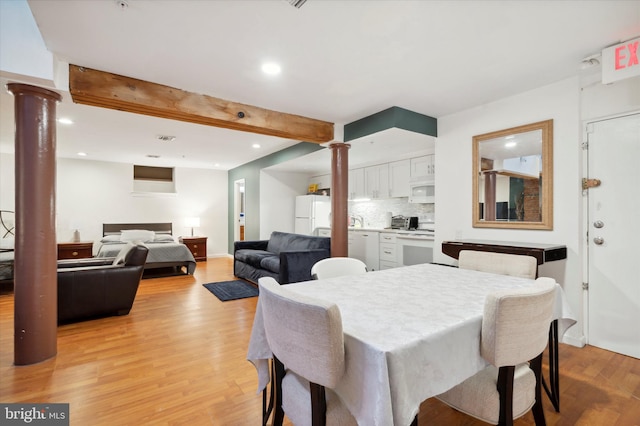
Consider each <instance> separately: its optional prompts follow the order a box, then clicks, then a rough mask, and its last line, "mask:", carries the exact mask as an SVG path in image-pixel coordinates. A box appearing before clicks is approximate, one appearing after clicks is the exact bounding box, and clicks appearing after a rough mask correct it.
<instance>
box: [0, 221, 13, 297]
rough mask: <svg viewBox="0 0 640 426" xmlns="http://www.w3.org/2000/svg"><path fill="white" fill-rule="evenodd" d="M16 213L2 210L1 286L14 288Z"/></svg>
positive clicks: (0, 240)
mask: <svg viewBox="0 0 640 426" xmlns="http://www.w3.org/2000/svg"><path fill="white" fill-rule="evenodd" d="M14 241H15V228H14V213H13V212H12V211H10V210H0V286H1V287H3V288H4V287H5V285H6V286H8V287H12V286H13V255H14Z"/></svg>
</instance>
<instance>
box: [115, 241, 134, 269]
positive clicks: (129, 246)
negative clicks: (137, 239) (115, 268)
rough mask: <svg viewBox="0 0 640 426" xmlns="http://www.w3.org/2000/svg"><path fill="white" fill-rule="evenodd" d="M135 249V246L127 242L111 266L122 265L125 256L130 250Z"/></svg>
mask: <svg viewBox="0 0 640 426" xmlns="http://www.w3.org/2000/svg"><path fill="white" fill-rule="evenodd" d="M134 247H135V244H133V243H132V242H128V243H127V244H126V245H125V246H124V247H122V248H121V249H120V251H119V252H118V254H117V255H116V258H115V259H113V264H114V265H123V264H124V260H125V259H126V257H127V254H128V253H129V252H130V251H131V249H132V248H134Z"/></svg>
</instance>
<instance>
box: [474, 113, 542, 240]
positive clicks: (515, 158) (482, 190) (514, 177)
mask: <svg viewBox="0 0 640 426" xmlns="http://www.w3.org/2000/svg"><path fill="white" fill-rule="evenodd" d="M552 126H553V121H552V120H548V121H544V122H540V123H533V124H529V125H525V126H520V127H515V128H512V129H506V130H501V131H498V132H492V133H487V134H484V135H479V136H475V137H474V138H473V145H474V146H473V154H474V160H473V163H474V173H473V176H474V183H473V185H474V186H473V189H474V191H473V192H474V198H473V199H474V206H475V211H474V214H473V217H474V224H473V225H474V227H497V228H529V229H552V222H551V221H552V211H553V210H552V206H551V203H552V197H551V188H552V174H551V173H552V170H553V168H552V164H553V160H552V154H551V153H552V149H551V148H552Z"/></svg>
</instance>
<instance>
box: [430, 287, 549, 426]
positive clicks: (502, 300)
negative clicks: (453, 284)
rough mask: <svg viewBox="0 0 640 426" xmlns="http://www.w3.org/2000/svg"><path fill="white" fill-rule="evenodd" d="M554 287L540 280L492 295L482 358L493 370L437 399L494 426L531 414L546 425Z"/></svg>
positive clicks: (484, 321) (486, 313) (484, 325)
mask: <svg viewBox="0 0 640 426" xmlns="http://www.w3.org/2000/svg"><path fill="white" fill-rule="evenodd" d="M555 286H556V283H555V281H554V280H553V279H552V278H538V279H537V280H536V282H535V285H533V286H529V287H525V288H518V289H509V290H503V291H501V292H496V293H493V294H490V295H488V296H487V298H486V300H485V305H484V314H483V319H482V337H481V341H480V354H481V355H482V357H483V358H484V359H485V360H486V361H487V362H489V363H490V365H489V366H488V367H486V368H485V369H484V370H482V371H480V372H479V373H477V374H475V375H474V376H472V377H470V378H469V379H467V380H465V381H464V382H462V383H460V384H459V385H457V386H455V387H453V388H452V389H450V390H448V391H447V392H445V393H443V394H440V395H438V396H437V398H438V399H439V400H440V401H442V402H444V403H445V404H447V405H449V406H451V407H453V408H455V409H456V410H458V411H461V412H463V413H466V414H468V415H470V416H472V417H475V418H477V419H480V420H482V421H484V422H487V423H490V424H494V425H495V424H497V425H512V424H513V420H514V419H517V418H519V417H521V416H523V415H524V414H526V413H527V412H528V411H529V410H532V411H533V416H534V419H535V423H536V425H537V426H541V425H545V418H544V411H543V409H542V391H541V367H542V352H543V351H544V348H545V346H546V345H547V332H548V330H549V324H550V323H551V320H552V315H553V306H554V299H555V291H556V289H555ZM529 361H530V362H529Z"/></svg>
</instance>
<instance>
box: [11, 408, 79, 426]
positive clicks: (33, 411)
mask: <svg viewBox="0 0 640 426" xmlns="http://www.w3.org/2000/svg"><path fill="white" fill-rule="evenodd" d="M0 420H1V421H0V423H1V424H3V425H25V424H33V425H38V426H69V404H28V403H27V404H3V403H0Z"/></svg>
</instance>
